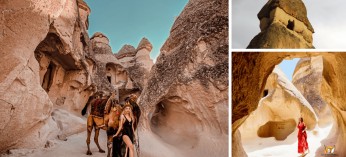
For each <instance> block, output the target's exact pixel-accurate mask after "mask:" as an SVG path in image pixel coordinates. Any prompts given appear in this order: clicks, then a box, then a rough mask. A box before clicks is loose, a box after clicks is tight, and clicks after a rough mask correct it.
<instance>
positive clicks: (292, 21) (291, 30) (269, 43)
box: [248, 0, 314, 48]
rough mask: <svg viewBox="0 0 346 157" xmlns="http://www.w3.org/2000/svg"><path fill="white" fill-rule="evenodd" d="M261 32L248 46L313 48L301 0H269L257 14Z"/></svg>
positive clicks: (311, 31)
mask: <svg viewBox="0 0 346 157" xmlns="http://www.w3.org/2000/svg"><path fill="white" fill-rule="evenodd" d="M257 17H258V19H259V20H260V29H261V32H260V33H259V34H258V35H256V36H255V37H254V38H253V39H252V40H251V42H250V44H249V46H248V48H314V47H313V45H312V41H313V40H312V33H314V29H313V28H312V26H311V24H310V22H309V20H308V18H307V11H306V8H305V5H304V3H303V2H302V0H291V1H287V0H269V1H268V2H267V3H266V4H265V5H264V7H263V8H262V9H261V11H260V12H259V13H258V14H257Z"/></svg>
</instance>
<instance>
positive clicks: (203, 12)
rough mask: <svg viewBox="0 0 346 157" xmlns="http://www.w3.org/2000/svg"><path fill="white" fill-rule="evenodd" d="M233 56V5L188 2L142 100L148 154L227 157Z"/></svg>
mask: <svg viewBox="0 0 346 157" xmlns="http://www.w3.org/2000/svg"><path fill="white" fill-rule="evenodd" d="M228 54H229V53H228V1H225V0H217V1H207V0H196V1H189V2H188V4H187V5H186V7H185V8H184V10H183V11H182V13H181V14H180V16H179V17H178V18H177V19H176V21H175V23H174V25H173V27H172V29H171V32H170V36H169V38H168V39H167V41H166V42H165V44H164V45H163V47H162V48H161V53H160V56H159V57H158V58H157V61H156V63H155V65H154V66H153V67H152V68H151V71H150V75H149V79H148V83H147V85H146V86H145V88H144V90H143V92H142V95H141V97H140V101H139V104H140V106H142V109H143V110H142V111H143V112H142V115H144V116H142V117H143V119H141V121H140V125H141V126H140V130H141V134H144V135H146V136H147V137H155V138H152V140H150V139H148V140H144V141H142V142H141V143H140V144H141V148H143V149H142V152H141V153H142V155H143V156H151V157H155V156H174V155H173V154H171V152H172V151H171V150H174V153H175V154H179V155H178V156H228V148H227V147H228ZM152 141H155V143H160V147H161V148H162V147H163V148H162V149H161V148H160V150H166V151H163V152H159V151H156V150H153V149H154V147H150V146H153V145H152V144H150V143H152ZM144 147H145V148H146V149H144ZM149 148H151V149H149ZM167 148H169V149H167ZM168 150H170V151H168Z"/></svg>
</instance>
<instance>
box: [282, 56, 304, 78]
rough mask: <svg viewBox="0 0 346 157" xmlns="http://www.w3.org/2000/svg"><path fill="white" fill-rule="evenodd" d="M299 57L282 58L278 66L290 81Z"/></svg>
mask: <svg viewBox="0 0 346 157" xmlns="http://www.w3.org/2000/svg"><path fill="white" fill-rule="evenodd" d="M299 59H300V58H294V59H292V60H283V61H282V62H281V63H280V64H279V67H280V69H281V70H282V71H283V72H284V73H285V74H286V76H287V78H288V79H289V80H291V81H292V75H293V72H294V69H295V68H296V65H297V63H298V61H299Z"/></svg>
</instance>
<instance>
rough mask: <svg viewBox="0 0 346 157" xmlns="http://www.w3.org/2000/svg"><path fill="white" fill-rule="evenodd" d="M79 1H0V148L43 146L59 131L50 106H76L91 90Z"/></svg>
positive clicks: (83, 10) (71, 108) (84, 21)
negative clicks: (0, 14)
mask: <svg viewBox="0 0 346 157" xmlns="http://www.w3.org/2000/svg"><path fill="white" fill-rule="evenodd" d="M82 6H83V4H77V2H76V1H64V0H61V1H60V0H57V1H56V0H54V1H50V0H45V1H37V0H24V1H22V0H11V1H9V0H5V1H2V2H1V7H0V10H1V12H3V14H2V15H3V18H1V19H2V20H1V21H0V23H1V24H0V27H1V28H2V29H1V30H2V31H1V34H0V52H1V57H0V58H1V59H0V60H1V66H0V71H1V76H0V100H1V101H0V106H2V107H1V109H0V119H2V122H1V123H0V134H1V138H0V143H1V145H0V151H1V152H2V151H6V150H8V149H13V148H37V147H41V146H43V145H44V144H45V143H46V141H47V139H49V138H54V137H56V135H58V134H59V132H60V131H61V130H60V129H59V128H58V125H57V123H56V121H55V120H54V119H52V117H51V113H52V112H53V110H54V108H60V107H61V108H62V109H65V110H69V111H72V112H74V111H76V110H78V109H80V108H82V105H81V104H83V102H85V101H86V100H87V98H86V97H88V96H89V95H90V93H91V91H90V90H88V89H87V88H86V87H88V85H89V82H88V81H87V79H88V78H90V77H89V74H88V72H87V70H86V69H85V67H86V66H84V65H85V63H86V62H85V61H86V60H85V58H84V48H85V46H86V45H85V43H86V40H87V38H88V37H87V36H85V34H86V33H85V28H86V26H85V24H87V18H86V17H87V15H88V14H89V12H90V10H88V7H87V6H86V5H84V8H81V7H82ZM78 12H79V13H80V14H78ZM79 16H83V17H84V18H78V17H79ZM78 19H80V20H78ZM86 35H87V34H86ZM85 89H86V90H85ZM62 90H65V93H62V92H61V91H62ZM78 92H79V94H78V95H76V94H77V93H78ZM72 98H73V99H72ZM67 104H69V105H67Z"/></svg>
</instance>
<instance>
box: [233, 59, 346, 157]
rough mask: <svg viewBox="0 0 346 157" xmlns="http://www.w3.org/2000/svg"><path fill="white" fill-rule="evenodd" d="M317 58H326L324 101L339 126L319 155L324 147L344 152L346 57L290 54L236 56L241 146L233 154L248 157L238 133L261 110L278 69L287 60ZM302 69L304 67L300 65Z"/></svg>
mask: <svg viewBox="0 0 346 157" xmlns="http://www.w3.org/2000/svg"><path fill="white" fill-rule="evenodd" d="M314 56H322V58H323V72H322V83H321V90H320V91H321V97H322V99H323V100H324V101H325V102H326V104H327V105H328V106H329V108H330V109H331V114H332V116H333V118H334V124H335V125H334V126H333V127H334V129H333V131H332V132H331V133H330V136H329V137H328V139H326V140H324V141H322V143H321V148H320V149H319V151H317V152H316V154H315V155H316V156H319V155H320V154H321V153H322V151H323V144H326V145H334V144H335V145H336V148H342V147H343V146H344V145H345V143H344V141H345V140H346V138H345V134H344V132H345V131H346V130H345V126H346V125H345V116H344V115H345V113H344V112H345V111H344V108H345V106H344V105H343V104H344V103H343V102H344V100H343V99H344V98H343V96H342V93H344V92H345V88H344V86H345V84H344V83H343V81H341V80H343V79H344V78H345V76H346V75H345V72H344V71H343V70H342V68H343V67H344V66H345V65H344V64H345V63H346V62H345V58H346V54H343V53H286V52H284V53H232V77H233V78H232V110H233V111H232V113H233V114H232V136H233V137H234V139H235V141H232V143H233V144H235V145H238V147H233V148H234V149H233V150H232V154H237V155H238V156H246V154H245V153H244V150H243V148H242V147H239V143H241V142H240V141H236V140H237V139H240V137H239V135H237V131H238V128H239V126H240V125H241V124H242V123H243V122H244V121H245V120H246V118H247V117H248V116H249V114H251V112H253V111H254V110H255V109H256V108H257V106H258V102H259V101H260V99H261V97H262V94H263V91H264V89H265V82H266V81H267V79H268V77H269V75H270V73H271V72H272V71H273V69H274V67H275V65H277V64H279V63H280V62H281V61H282V60H283V59H287V58H288V59H289V58H306V57H308V58H311V57H314ZM316 66H318V65H316ZM298 67H303V65H299V66H298ZM315 69H318V68H315ZM297 71H298V70H297ZM297 74H298V72H297ZM296 77H298V75H297V76H296ZM300 77H302V76H300ZM302 78H303V77H302ZM317 83H318V82H317ZM335 153H336V154H338V155H340V156H343V155H346V152H345V151H344V150H343V149H336V150H335Z"/></svg>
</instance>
